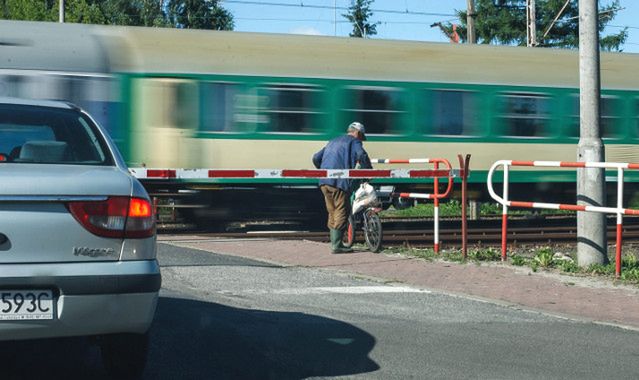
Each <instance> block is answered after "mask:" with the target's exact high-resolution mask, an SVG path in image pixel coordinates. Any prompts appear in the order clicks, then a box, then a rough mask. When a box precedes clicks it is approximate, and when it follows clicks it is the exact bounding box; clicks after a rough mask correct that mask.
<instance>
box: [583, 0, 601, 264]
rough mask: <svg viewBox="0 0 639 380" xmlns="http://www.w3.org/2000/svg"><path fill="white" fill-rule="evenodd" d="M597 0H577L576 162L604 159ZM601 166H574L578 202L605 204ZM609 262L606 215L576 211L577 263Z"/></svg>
mask: <svg viewBox="0 0 639 380" xmlns="http://www.w3.org/2000/svg"><path fill="white" fill-rule="evenodd" d="M597 12H598V0H579V90H580V93H579V117H580V120H581V123H580V129H579V146H578V148H577V155H578V161H597V162H599V161H604V160H605V154H604V145H603V142H602V141H601V137H600V136H601V134H600V133H599V116H600V114H599V112H600V111H599V99H600V96H601V95H600V92H601V87H600V86H601V84H600V77H599V31H598V28H597V23H598V14H597ZM605 201H606V187H605V172H604V170H603V169H590V168H588V169H577V203H578V204H582V205H592V206H604V204H605ZM607 261H608V255H607V245H606V216H605V215H604V214H600V213H594V212H578V213H577V263H578V264H579V265H580V266H587V265H590V264H593V263H597V264H604V263H606V262H607Z"/></svg>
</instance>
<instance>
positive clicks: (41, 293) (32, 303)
mask: <svg viewBox="0 0 639 380" xmlns="http://www.w3.org/2000/svg"><path fill="white" fill-rule="evenodd" d="M33 319H53V292H52V291H51V290H0V320H22V321H25V320H33Z"/></svg>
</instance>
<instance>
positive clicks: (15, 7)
mask: <svg viewBox="0 0 639 380" xmlns="http://www.w3.org/2000/svg"><path fill="white" fill-rule="evenodd" d="M164 4H166V7H164ZM58 7H59V2H58V1H57V0H0V18H3V19H10V20H29V21H57V20H58ZM64 9H65V17H64V18H65V22H74V23H84V24H109V25H132V26H158V27H176V28H192V29H216V30H232V29H233V27H234V24H233V15H232V14H231V13H230V12H229V11H227V10H226V9H224V8H223V7H221V6H220V5H219V0H182V1H179V0H169V1H168V2H167V1H165V0H66V1H65V3H64ZM165 9H166V10H167V12H166V13H165V11H164V10H165Z"/></svg>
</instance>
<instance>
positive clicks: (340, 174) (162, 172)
mask: <svg viewBox="0 0 639 380" xmlns="http://www.w3.org/2000/svg"><path fill="white" fill-rule="evenodd" d="M129 171H130V172H131V174H133V175H134V176H135V177H136V178H139V179H209V178H211V179H212V178H256V179H274V178H360V179H361V178H433V177H436V178H437V177H449V178H452V177H453V175H452V171H451V170H422V169H413V170H406V169H387V170H379V169H157V168H129Z"/></svg>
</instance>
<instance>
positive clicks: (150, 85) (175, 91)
mask: <svg viewBox="0 0 639 380" xmlns="http://www.w3.org/2000/svg"><path fill="white" fill-rule="evenodd" d="M133 93H134V95H133V96H134V98H135V99H136V100H135V101H136V102H138V107H139V109H138V110H137V112H136V114H137V116H138V117H140V120H138V121H136V123H137V124H138V125H140V126H144V128H170V129H175V128H181V129H195V128H196V126H197V120H198V116H199V115H198V112H197V110H198V109H199V105H198V96H197V95H198V91H197V85H196V82H194V81H188V80H183V79H173V78H145V79H137V80H135V81H134V83H133Z"/></svg>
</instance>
